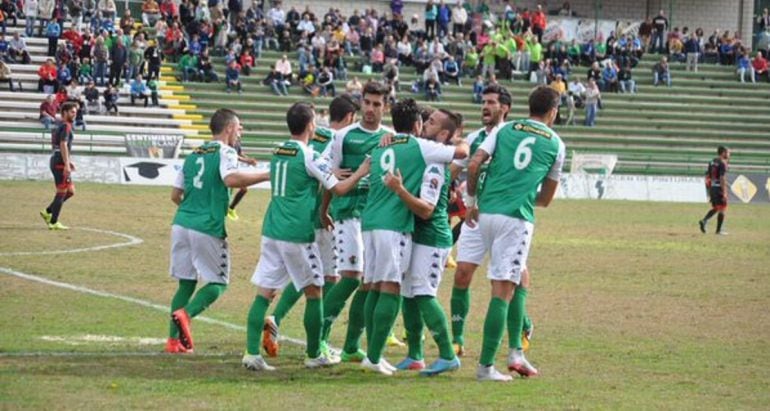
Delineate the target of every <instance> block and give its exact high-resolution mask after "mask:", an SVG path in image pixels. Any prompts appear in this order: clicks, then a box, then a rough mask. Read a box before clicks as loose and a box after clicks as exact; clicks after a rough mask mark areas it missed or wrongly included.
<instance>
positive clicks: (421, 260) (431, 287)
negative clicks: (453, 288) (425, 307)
mask: <svg viewBox="0 0 770 411" xmlns="http://www.w3.org/2000/svg"><path fill="white" fill-rule="evenodd" d="M450 251H452V248H437V247H431V246H427V245H422V244H415V245H414V246H413V247H412V259H411V261H410V262H409V270H407V271H406V275H405V276H404V282H403V283H402V284H401V295H402V296H404V297H406V298H414V297H417V296H419V295H427V296H431V297H435V296H436V293H437V292H438V286H439V284H440V283H441V274H443V273H444V267H445V266H446V260H447V257H449V252H450Z"/></svg>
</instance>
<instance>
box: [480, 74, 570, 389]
mask: <svg viewBox="0 0 770 411" xmlns="http://www.w3.org/2000/svg"><path fill="white" fill-rule="evenodd" d="M559 103H560V100H559V94H558V92H556V91H555V90H554V89H552V88H550V87H548V86H539V87H537V88H535V89H534V90H533V91H532V92H531V93H530V95H529V118H528V119H523V120H516V121H511V122H507V123H504V124H501V125H499V126H497V127H495V129H494V130H492V133H490V135H489V137H487V138H486V139H485V140H484V143H482V145H481V147H479V148H478V149H477V150H476V153H475V154H474V155H473V158H472V159H471V163H470V165H469V166H468V187H467V190H468V191H467V196H466V199H465V204H466V206H468V213H467V219H466V224H468V225H469V226H471V227H475V226H478V228H477V229H478V230H479V232H480V233H481V239H482V247H483V249H484V250H485V251H489V252H490V262H489V272H488V274H487V277H488V278H489V279H490V280H491V283H492V298H491V300H490V302H489V307H488V309H487V315H486V319H485V321H484V338H483V342H482V351H481V358H480V360H479V366H478V369H477V371H476V377H477V378H478V379H479V380H480V381H510V380H511V376H510V375H505V374H502V373H500V372H499V371H497V370H496V369H495V367H494V362H495V355H496V354H497V350H498V348H499V346H500V341H501V339H502V336H503V331H504V328H505V324H507V323H508V322H509V320H510V323H511V324H513V325H509V332H510V331H512V332H514V333H515V335H511V336H510V338H511V339H513V340H514V341H519V340H520V339H521V330H522V328H523V324H524V315H523V314H524V310H523V307H524V303H525V300H526V296H527V293H526V288H527V287H528V286H529V284H528V281H529V279H528V278H522V272H523V271H524V269H525V268H526V266H527V256H528V255H529V249H530V244H531V243H532V234H533V231H534V222H535V214H534V208H535V206H540V207H547V206H548V205H549V204H550V203H551V200H553V197H554V195H555V194H556V189H557V187H558V186H559V178H560V176H561V169H562V165H563V163H564V157H565V147H564V143H562V141H561V138H559V136H558V135H557V134H556V133H555V132H554V131H553V130H552V129H551V126H552V124H553V122H554V119H555V118H556V115H557V113H558V110H559ZM490 158H491V160H490V161H489V166H488V170H487V177H486V179H485V181H484V189H483V191H481V193H480V199H479V201H478V205H477V202H476V193H477V192H478V186H479V175H480V174H481V172H482V165H483V164H485V163H486V162H487V160H489V159H490ZM538 188H539V190H538ZM520 291H523V292H520ZM509 304H510V305H512V306H513V307H514V308H513V309H511V310H509ZM508 315H511V316H512V317H513V318H512V319H508V318H507V316H508ZM508 370H509V371H515V372H516V373H518V374H520V375H522V376H524V377H533V376H537V375H538V371H537V369H535V367H533V366H532V365H531V364H530V363H529V362H528V361H527V359H526V358H525V357H524V353H523V351H522V350H521V345H519V346H518V347H516V348H513V349H511V350H510V352H509V355H508Z"/></svg>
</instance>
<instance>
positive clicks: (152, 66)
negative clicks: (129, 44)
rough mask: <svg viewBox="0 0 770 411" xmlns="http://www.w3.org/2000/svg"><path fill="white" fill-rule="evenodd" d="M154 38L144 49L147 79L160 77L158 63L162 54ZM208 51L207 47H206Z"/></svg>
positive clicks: (161, 58) (160, 61) (159, 63)
mask: <svg viewBox="0 0 770 411" xmlns="http://www.w3.org/2000/svg"><path fill="white" fill-rule="evenodd" d="M156 44H157V42H156V41H155V40H150V41H149V43H148V45H149V47H147V48H146V49H145V50H144V60H145V61H146V62H147V80H152V79H156V80H157V79H159V78H160V65H161V63H162V60H163V54H162V53H161V52H160V50H159V49H158V47H157V45H156ZM207 51H208V49H207Z"/></svg>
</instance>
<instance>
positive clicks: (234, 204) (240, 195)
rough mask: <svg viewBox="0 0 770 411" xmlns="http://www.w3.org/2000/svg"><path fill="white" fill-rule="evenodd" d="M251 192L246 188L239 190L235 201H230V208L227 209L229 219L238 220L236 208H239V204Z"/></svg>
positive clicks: (234, 198)
mask: <svg viewBox="0 0 770 411" xmlns="http://www.w3.org/2000/svg"><path fill="white" fill-rule="evenodd" d="M248 192H249V189H248V188H246V187H241V188H240V189H238V192H237V193H235V195H234V196H233V199H232V200H231V201H230V206H229V207H228V208H227V217H228V218H229V219H231V220H233V221H235V220H237V219H238V213H237V212H236V211H235V207H237V206H238V203H240V202H241V200H243V197H244V196H245V195H246V193H248Z"/></svg>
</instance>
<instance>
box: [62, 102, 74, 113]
mask: <svg viewBox="0 0 770 411" xmlns="http://www.w3.org/2000/svg"><path fill="white" fill-rule="evenodd" d="M73 108H78V103H76V102H74V101H68V102H66V103H64V104H62V105H61V108H60V109H59V110H60V112H61V113H64V112H65V111H70V110H72V109H73Z"/></svg>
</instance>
